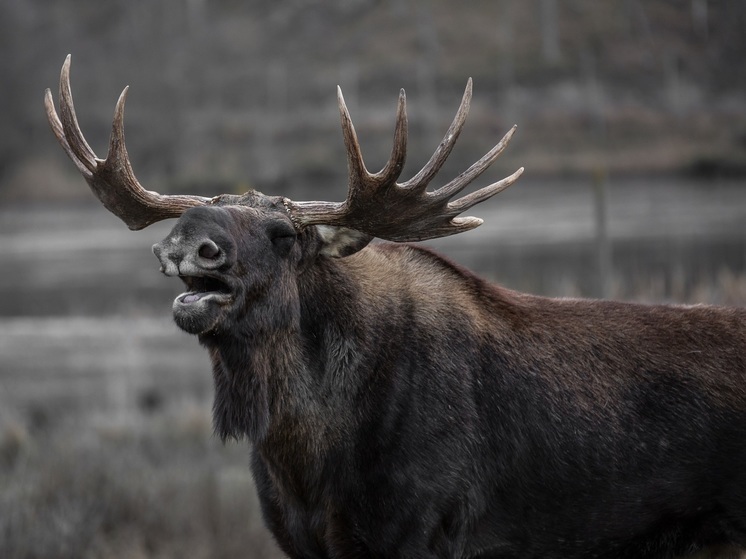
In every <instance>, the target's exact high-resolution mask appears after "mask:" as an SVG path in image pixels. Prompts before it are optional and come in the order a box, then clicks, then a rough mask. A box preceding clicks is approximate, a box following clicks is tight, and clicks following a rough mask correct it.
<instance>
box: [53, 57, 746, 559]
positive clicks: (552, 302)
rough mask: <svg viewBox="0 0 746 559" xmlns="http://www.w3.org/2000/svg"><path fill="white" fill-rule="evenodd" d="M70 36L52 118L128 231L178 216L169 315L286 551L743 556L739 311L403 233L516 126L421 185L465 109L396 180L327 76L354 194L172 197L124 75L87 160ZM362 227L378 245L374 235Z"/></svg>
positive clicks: (400, 134)
mask: <svg viewBox="0 0 746 559" xmlns="http://www.w3.org/2000/svg"><path fill="white" fill-rule="evenodd" d="M69 69H70V60H69V57H68V59H67V60H66V61H65V64H64V66H63V68H62V75H61V79H60V112H59V116H58V114H57V112H56V110H55V108H54V104H53V101H52V96H51V94H50V92H49V90H47V94H46V99H45V103H46V108H47V115H48V118H49V121H50V124H51V126H52V130H53V131H54V133H55V135H56V136H57V138H58V140H59V142H60V144H61V145H62V147H63V149H64V150H65V152H66V153H67V154H68V156H69V157H70V159H72V161H73V163H74V164H75V165H76V166H77V168H78V169H79V170H80V172H81V173H82V174H83V176H84V178H85V179H86V181H87V182H88V184H89V185H90V187H91V190H92V191H93V193H94V194H95V195H96V196H97V197H98V198H99V200H100V201H101V202H102V203H103V205H104V206H105V207H106V208H107V209H108V210H110V211H111V212H113V213H114V214H116V215H117V216H118V217H120V218H121V219H122V220H123V221H124V222H125V223H126V224H127V225H128V226H129V227H130V228H132V229H140V228H142V227H146V226H147V225H149V224H151V223H154V222H157V221H160V220H163V219H167V218H178V221H177V222H176V224H175V226H174V228H173V230H172V231H171V233H170V234H169V235H168V236H167V237H166V238H165V239H164V240H163V241H161V242H160V243H157V244H156V245H154V247H153V252H154V253H155V255H156V257H157V258H158V260H159V262H160V265H161V271H162V272H163V273H164V274H165V275H166V276H170V277H178V278H180V279H181V280H182V281H183V283H184V285H185V292H184V293H183V294H181V295H179V296H178V297H177V298H176V300H175V301H174V303H173V314H174V318H175V320H176V323H177V324H178V325H179V327H180V328H182V329H183V330H185V331H186V332H189V333H190V334H195V335H196V336H197V338H198V340H199V342H200V343H201V344H202V345H203V346H204V347H205V348H206V349H207V351H208V352H209V354H210V358H211V360H212V374H213V377H214V384H215V399H214V406H213V416H214V424H215V429H216V431H217V433H218V434H219V435H220V436H221V437H222V438H223V439H226V438H235V439H244V438H245V439H247V440H248V441H249V442H250V443H251V448H252V463H251V468H252V471H253V475H254V478H255V480H256V486H257V490H258V492H259V496H260V501H261V503H262V510H263V515H264V519H265V522H266V524H267V526H268V528H269V529H270V530H271V532H272V533H273V534H274V536H275V538H276V539H277V542H278V543H279V545H280V546H281V548H282V549H283V550H284V551H285V552H286V553H287V554H288V555H289V556H290V557H297V558H300V557H304V558H326V557H329V558H332V557H334V558H337V557H370V558H372V557H418V558H419V557H439V558H444V557H449V558H450V557H452V558H477V557H480V558H488V557H492V558H503V559H508V558H522V559H528V558H537V559H538V558H542V559H550V558H557V559H559V558H563V559H572V558H591V557H595V558H611V559H613V558H619V559H622V558H625V559H626V558H669V557H675V556H686V555H689V554H693V553H713V554H719V555H715V556H719V557H737V556H738V554H739V549H742V548H744V547H746V309H743V308H724V307H712V306H672V305H670V306H666V305H639V304H631V303H621V302H612V301H588V300H569V299H550V298H544V297H538V296H533V295H528V294H523V293H518V292H515V291H511V290H509V289H505V288H503V287H500V286H497V285H493V284H491V283H489V282H487V281H485V280H483V279H481V278H479V277H477V276H476V275H474V274H473V273H471V272H470V271H468V270H465V269H463V268H461V267H459V266H457V265H455V264H453V263H452V262H450V261H448V260H447V259H445V258H443V257H441V256H439V255H438V254H436V253H435V252H432V251H430V250H428V249H426V248H423V247H421V246H418V245H417V244H412V242H415V241H420V240H423V239H430V238H435V237H442V236H446V235H452V234H455V233H462V232H465V231H468V230H469V229H473V228H474V227H477V226H478V225H479V224H480V223H481V220H479V219H476V218H473V217H459V216H460V214H461V213H462V212H463V211H465V210H467V209H469V208H470V207H472V206H473V205H475V204H478V203H480V202H482V201H483V200H486V199H487V198H489V197H491V196H493V195H495V194H497V193H499V192H501V191H502V190H504V189H505V188H506V187H508V186H510V185H511V184H512V183H513V182H514V181H515V180H516V179H517V178H518V177H519V175H520V174H521V172H522V171H523V169H519V170H518V171H516V172H515V173H514V174H513V175H511V176H509V177H507V178H505V179H502V180H500V181H498V182H496V183H494V184H491V185H489V186H485V187H483V188H481V189H478V190H476V191H474V192H472V193H470V194H466V195H464V196H462V197H458V195H459V193H460V192H461V191H462V190H463V189H464V188H465V187H466V186H467V185H468V184H469V183H471V182H472V181H473V180H474V179H476V178H477V177H478V176H480V175H481V174H482V173H483V172H484V171H485V170H486V169H487V168H488V167H489V166H490V164H492V162H493V161H495V159H496V158H497V157H498V155H499V154H500V153H501V152H502V151H503V149H504V148H505V147H506V145H507V144H508V142H509V140H510V138H511V136H512V135H513V132H514V130H515V127H514V128H513V129H511V130H510V131H509V132H508V134H507V135H506V136H505V137H504V138H503V139H502V140H501V141H500V142H499V143H498V144H497V145H496V146H495V147H494V148H493V149H492V150H490V151H489V152H488V153H487V154H486V155H485V156H484V157H482V158H481V159H480V160H479V161H478V162H477V163H475V164H474V165H472V166H471V167H470V168H469V169H467V170H466V171H464V172H463V173H461V174H460V175H459V176H458V177H457V178H455V179H454V180H452V181H451V182H448V183H447V184H445V185H444V186H441V187H439V188H436V189H431V190H428V186H429V184H430V182H431V181H432V179H433V178H434V177H435V175H436V174H437V173H438V171H439V170H440V168H441V167H442V165H443V163H444V161H445V160H446V158H447V157H448V155H449V153H450V152H451V150H452V148H453V146H454V143H455V141H456V139H457V138H458V136H459V133H460V132H461V128H462V126H463V124H464V121H465V119H466V115H467V113H468V109H469V104H470V99H471V87H472V86H471V80H469V82H468V84H467V86H466V91H465V93H464V96H463V99H462V101H461V105H460V107H459V109H458V112H457V114H456V117H455V119H454V120H453V123H452V124H451V125H450V127H449V128H448V130H447V132H446V134H445V136H444V138H443V140H442V141H441V143H440V144H439V146H438V147H437V149H436V150H435V153H434V154H433V156H432V157H431V158H430V160H429V161H428V162H427V163H426V164H425V166H424V167H423V168H422V169H421V170H420V171H419V172H417V173H416V174H415V176H414V177H413V178H411V179H409V180H407V181H405V182H398V180H399V175H400V173H401V171H402V168H403V166H404V160H405V155H406V139H407V117H406V103H405V96H404V92H403V91H402V92H401V93H400V95H399V103H398V110H397V115H396V126H395V132H394V140H393V150H392V153H391V157H390V159H389V161H388V162H387V163H386V165H385V166H384V168H383V169H382V170H381V171H379V172H378V173H370V172H369V171H368V170H367V169H366V167H365V164H364V162H363V157H362V154H361V151H360V147H359V144H358V140H357V137H356V134H355V130H354V128H353V125H352V122H351V120H350V116H349V113H348V111H347V108H346V106H345V103H344V100H343V98H342V95H341V93H339V96H338V97H339V109H340V114H341V118H342V131H343V135H344V141H345V145H346V148H347V166H348V169H349V185H348V187H349V188H348V194H347V198H346V200H345V201H344V202H338V203H334V202H319V201H310V202H305V201H294V200H290V199H288V198H284V197H280V196H265V195H263V194H261V193H259V192H255V191H251V192H247V193H246V194H244V195H241V196H238V195H227V194H225V195H220V196H216V197H214V198H203V197H199V196H176V195H172V196H165V195H160V194H158V193H156V192H152V191H149V190H145V189H144V188H143V187H142V186H141V185H140V184H139V183H138V181H137V179H136V178H135V175H134V173H133V172H132V168H131V166H130V162H129V159H128V156H127V152H126V149H125V144H124V132H123V111H124V101H125V97H126V93H127V90H126V89H125V91H124V92H123V93H122V96H121V97H120V99H119V102H118V103H117V105H116V112H115V116H114V124H113V130H112V134H111V140H110V145H109V152H108V154H107V156H106V158H105V159H99V158H97V157H96V155H95V154H94V153H93V151H92V150H91V149H90V147H88V144H87V143H86V141H85V139H84V138H83V136H82V134H81V132H80V129H79V127H78V123H77V120H76V117H75V110H74V108H73V103H72V97H71V93H70V82H69ZM374 238H379V239H382V240H384V241H389V242H379V243H373V244H369V243H370V241H371V240H372V239H374Z"/></svg>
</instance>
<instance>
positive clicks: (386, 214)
mask: <svg viewBox="0 0 746 559" xmlns="http://www.w3.org/2000/svg"><path fill="white" fill-rule="evenodd" d="M471 88H472V82H471V79H469V81H468V83H467V84H466V91H464V97H463V99H462V100H461V105H460V107H459V109H458V112H457V113H456V117H455V118H454V120H453V122H452V123H451V126H450V127H449V128H448V131H447V132H446V135H445V137H444V138H443V140H442V141H441V142H440V145H439V146H438V148H437V149H436V150H435V153H433V155H432V157H431V158H430V161H428V162H427V163H426V164H425V166H424V167H423V168H422V169H421V170H420V171H419V172H418V173H417V174H416V175H415V176H414V177H412V178H411V179H410V180H408V181H406V182H403V183H397V182H396V181H397V179H398V178H399V175H400V174H401V172H402V169H403V167H404V160H405V158H406V152H407V112H406V98H405V95H404V90H402V91H401V92H400V94H399V105H398V109H397V114H396V129H395V132H394V147H393V149H392V152H391V157H390V158H389V161H388V163H386V165H385V166H384V168H383V169H382V170H381V171H380V172H378V173H370V172H368V170H367V169H366V168H365V163H364V162H363V156H362V153H361V151H360V144H359V142H358V139H357V135H356V134H355V127H354V126H353V124H352V120H351V119H350V114H349V111H348V110H347V106H346V105H345V102H344V98H343V97H342V91H341V90H340V89H339V88H338V89H337V96H338V101H339V111H340V114H341V117H342V132H343V134H344V141H345V146H346V147H347V164H348V167H349V174H350V178H349V185H348V192H347V199H346V200H345V201H344V202H294V201H293V200H290V199H287V198H283V199H282V200H283V202H284V204H285V207H286V209H287V210H288V213H289V214H290V217H291V219H292V220H293V223H294V224H295V225H296V227H297V228H299V229H300V228H303V227H306V226H309V225H314V224H326V225H341V226H345V227H349V228H351V229H356V230H358V231H361V232H363V233H367V234H369V235H372V236H376V237H380V238H382V239H388V240H391V241H420V240H424V239H432V238H436V237H445V236H447V235H453V234H455V233H461V232H462V231H468V230H469V229H473V228H475V227H477V226H479V225H481V224H482V220H481V219H479V218H476V217H458V215H459V214H460V213H461V212H463V211H465V210H467V209H468V208H470V207H472V206H474V205H475V204H478V203H480V202H483V201H484V200H486V199H487V198H490V197H492V196H494V195H495V194H497V193H498V192H502V191H503V190H505V189H506V188H507V187H508V186H510V185H511V184H513V183H514V182H515V181H516V179H518V177H519V176H520V175H521V173H523V167H521V168H520V169H518V170H517V171H516V172H515V173H513V174H512V175H510V176H509V177H506V178H504V179H502V180H500V181H498V182H496V183H494V184H491V185H489V186H485V187H484V188H481V189H479V190H477V191H476V192H473V193H471V194H468V195H466V196H463V197H461V198H458V199H456V200H453V201H451V198H452V197H454V196H455V195H456V194H458V193H459V192H461V191H462V190H463V189H464V188H465V187H466V186H467V185H468V184H469V183H470V182H471V181H473V180H474V179H476V178H477V177H478V176H479V175H481V174H482V173H483V172H484V171H485V170H486V169H487V168H488V167H489V166H490V165H491V164H492V163H493V162H494V161H495V159H497V157H498V156H499V155H500V153H502V151H503V150H504V149H505V147H506V146H507V145H508V142H509V141H510V138H511V137H512V136H513V133H514V132H515V128H516V127H515V126H513V128H511V129H510V131H509V132H508V133H507V134H506V135H505V137H503V139H502V140H500V142H499V143H498V144H497V145H496V146H495V147H494V148H492V149H491V150H490V151H489V152H488V153H487V154H486V155H485V156H484V157H482V159H480V160H479V161H477V162H476V163H474V165H472V166H471V167H469V169H467V170H466V171H464V172H463V173H461V174H460V175H459V176H458V177H456V178H455V179H453V180H452V181H451V182H449V183H448V184H446V185H445V186H443V187H441V188H438V189H437V190H435V191H433V192H427V187H428V185H429V184H430V181H431V180H432V179H433V178H434V177H435V175H436V174H437V173H438V171H439V170H440V168H441V167H442V166H443V163H444V162H445V160H446V159H447V158H448V155H449V154H450V153H451V150H452V149H453V146H454V144H455V143H456V139H457V138H458V136H459V134H460V133H461V128H462V127H463V125H464V121H465V120H466V115H467V114H468V112H469V103H470V101H471ZM127 90H128V87H125V88H124V91H122V94H121V95H120V96H119V100H118V101H117V105H116V109H115V111H114V122H113V125H112V131H111V137H110V140H109V151H108V154H107V156H106V159H99V158H98V157H96V154H95V153H94V152H93V150H92V149H91V147H90V146H89V145H88V142H86V140H85V138H84V137H83V134H82V132H81V131H80V126H79V125H78V119H77V117H76V116H75V107H74V105H73V98H72V93H71V91H70V55H68V56H67V58H66V59H65V63H64V64H63V65H62V72H61V74H60V116H58V115H57V111H56V110H55V108H54V101H53V100H52V93H51V92H50V90H49V89H47V90H46V92H45V95H44V105H45V107H46V111H47V118H48V119H49V124H50V126H51V127H52V131H53V132H54V134H55V136H57V140H59V142H60V144H61V145H62V148H63V149H64V150H65V152H66V153H67V155H68V157H70V159H71V160H72V162H73V163H74V164H75V166H76V167H77V168H78V170H79V171H80V172H81V174H82V175H83V177H84V178H85V180H86V181H87V182H88V185H89V186H90V187H91V190H92V191H93V193H94V194H95V195H96V197H97V198H98V199H99V200H100V201H101V202H102V203H103V205H104V206H105V207H106V209H108V210H109V211H110V212H112V213H113V214H114V215H116V216H117V217H119V218H120V219H121V220H122V221H124V223H125V224H127V226H128V227H129V228H130V229H133V230H137V229H142V228H144V227H147V226H148V225H151V224H152V223H155V222H157V221H161V220H163V219H168V218H173V217H179V216H180V215H181V214H182V213H184V212H185V211H186V210H188V209H189V208H193V207H196V206H204V205H209V204H216V203H218V202H222V203H225V202H229V201H230V202H233V203H241V200H240V198H239V197H234V196H229V195H220V196H216V197H214V198H205V197H202V196H181V195H161V194H158V193H157V192H153V191H150V190H145V189H144V188H143V187H142V186H141V185H140V183H139V182H138V181H137V179H136V178H135V174H134V173H133V171H132V165H131V164H130V161H129V157H128V156H127V148H126V146H125V143H124V103H125V100H126V98H127Z"/></svg>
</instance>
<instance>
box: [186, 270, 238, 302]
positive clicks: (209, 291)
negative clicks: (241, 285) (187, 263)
mask: <svg viewBox="0 0 746 559" xmlns="http://www.w3.org/2000/svg"><path fill="white" fill-rule="evenodd" d="M179 277H180V278H181V280H182V281H183V282H184V285H186V288H187V291H186V293H182V294H181V295H179V296H178V297H177V298H176V300H177V301H178V302H179V303H182V304H184V305H189V304H193V303H197V302H198V301H203V300H205V299H215V300H218V301H226V300H228V299H230V298H231V295H232V293H233V292H232V290H231V288H230V286H229V285H228V284H227V283H225V282H223V281H221V280H219V279H217V278H213V277H209V276H179Z"/></svg>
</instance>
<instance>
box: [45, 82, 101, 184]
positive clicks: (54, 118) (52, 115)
mask: <svg viewBox="0 0 746 559" xmlns="http://www.w3.org/2000/svg"><path fill="white" fill-rule="evenodd" d="M44 108H45V109H46V112H47V120H48V121H49V125H50V126H51V127H52V132H54V135H55V136H56V137H57V141H58V142H59V143H60V145H61V146H62V149H63V150H65V153H66V154H67V156H68V157H69V158H70V160H71V161H72V162H73V163H75V166H76V167H77V168H78V171H80V173H81V174H82V175H83V177H85V179H86V180H87V179H89V178H90V177H91V176H92V173H91V171H90V170H89V169H88V167H87V166H86V165H84V164H83V163H82V162H81V161H80V159H78V157H77V155H75V152H74V151H73V149H72V148H71V147H70V144H69V143H68V142H67V138H66V137H65V131H64V128H63V126H62V121H60V117H59V116H58V115H57V111H56V109H55V108H54V100H53V99H52V91H51V90H50V89H49V88H47V89H46V91H44Z"/></svg>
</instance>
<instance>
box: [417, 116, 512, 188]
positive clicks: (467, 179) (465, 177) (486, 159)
mask: <svg viewBox="0 0 746 559" xmlns="http://www.w3.org/2000/svg"><path fill="white" fill-rule="evenodd" d="M516 128H518V126H516V125H515V124H514V125H513V128H511V129H510V130H509V131H508V133H507V134H505V136H503V138H502V140H500V141H499V142H498V143H497V145H495V147H493V148H492V149H491V150H490V151H488V152H487V153H486V154H485V155H484V156H483V157H482V158H481V159H480V160H479V161H477V162H476V163H474V164H473V165H472V166H471V167H469V168H468V169H467V170H466V171H464V172H463V173H461V174H460V175H459V176H458V177H456V178H455V179H453V180H452V181H451V182H449V183H448V184H446V185H445V186H442V187H440V188H439V189H437V190H436V191H434V192H432V193H431V196H433V197H434V198H438V199H440V200H447V199H449V198H451V197H452V196H455V195H456V194H458V193H459V192H461V191H462V190H463V189H464V188H466V187H467V186H468V185H469V184H470V183H471V182H472V181H473V180H474V179H476V178H477V177H479V175H481V174H482V173H484V172H485V171H486V170H487V169H489V167H490V165H492V164H493V163H494V162H495V161H496V160H497V158H498V157H499V156H500V154H501V153H502V152H503V150H505V148H506V147H508V143H509V142H510V139H511V138H512V137H513V134H514V133H515V131H516ZM506 188H507V187H506Z"/></svg>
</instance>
